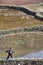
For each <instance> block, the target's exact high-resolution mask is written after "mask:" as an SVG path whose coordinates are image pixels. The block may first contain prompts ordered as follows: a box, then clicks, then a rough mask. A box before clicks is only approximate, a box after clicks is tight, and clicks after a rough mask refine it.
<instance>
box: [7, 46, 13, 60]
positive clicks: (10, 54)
mask: <svg viewBox="0 0 43 65" xmlns="http://www.w3.org/2000/svg"><path fill="white" fill-rule="evenodd" d="M6 52H7V53H8V56H7V59H9V57H11V58H13V57H12V54H13V53H14V52H13V51H12V47H9V49H7V50H6Z"/></svg>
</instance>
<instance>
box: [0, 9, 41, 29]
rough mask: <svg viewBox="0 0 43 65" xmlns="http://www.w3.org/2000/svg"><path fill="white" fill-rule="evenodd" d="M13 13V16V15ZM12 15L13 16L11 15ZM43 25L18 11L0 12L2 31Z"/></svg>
mask: <svg viewBox="0 0 43 65" xmlns="http://www.w3.org/2000/svg"><path fill="white" fill-rule="evenodd" d="M11 13H12V14H11ZM10 14H11V15H10ZM36 25H42V21H40V20H37V19H35V18H34V17H32V16H28V15H26V14H24V13H23V12H21V11H17V10H3V11H0V29H11V28H20V27H21V28H24V27H31V26H36Z"/></svg>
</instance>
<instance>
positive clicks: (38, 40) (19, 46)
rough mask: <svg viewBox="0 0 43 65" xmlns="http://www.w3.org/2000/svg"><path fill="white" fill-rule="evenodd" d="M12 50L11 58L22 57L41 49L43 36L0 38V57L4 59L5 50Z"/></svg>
mask: <svg viewBox="0 0 43 65" xmlns="http://www.w3.org/2000/svg"><path fill="white" fill-rule="evenodd" d="M10 46H11V47H12V48H13V51H14V55H13V57H20V56H24V55H26V54H28V53H32V52H36V51H39V50H42V49H43V34H41V33H25V34H16V35H10V36H9V35H8V36H1V37H0V57H6V53H5V50H6V49H7V48H9V47H10Z"/></svg>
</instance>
